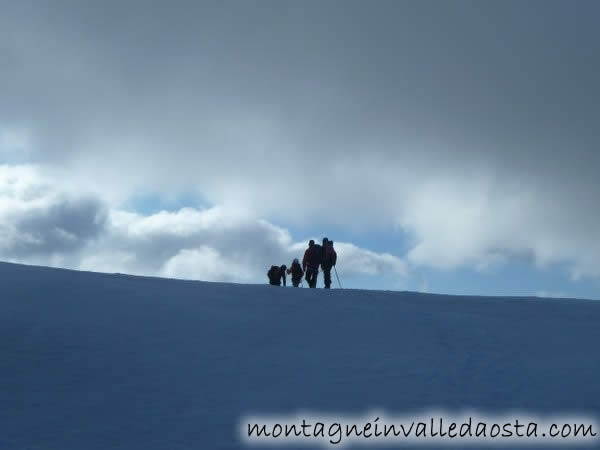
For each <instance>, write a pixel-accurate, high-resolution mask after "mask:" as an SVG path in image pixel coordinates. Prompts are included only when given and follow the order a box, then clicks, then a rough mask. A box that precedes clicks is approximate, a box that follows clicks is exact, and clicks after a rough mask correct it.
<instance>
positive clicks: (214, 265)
mask: <svg viewBox="0 0 600 450" xmlns="http://www.w3.org/2000/svg"><path fill="white" fill-rule="evenodd" d="M0 223H2V224H3V225H2V226H0V236H1V237H2V240H1V246H0V258H2V259H5V260H10V261H16V262H25V263H36V264H47V265H58V266H62V267H71V268H78V269H85V270H95V271H104V272H123V273H132V274H140V275H158V276H167V277H174V278H189V279H200V280H206V281H235V282H264V279H265V273H266V270H267V268H268V267H269V266H270V265H272V264H290V263H291V261H292V259H293V258H295V257H297V258H300V259H301V258H302V255H303V252H304V249H305V248H306V243H305V242H294V241H293V239H292V236H291V234H290V233H289V232H288V231H287V230H285V229H284V228H281V227H278V226H276V225H274V224H272V223H271V222H269V221H267V220H264V219H261V218H259V217H256V216H254V215H252V213H251V212H249V211H247V210H244V209H233V208H224V207H219V206H216V207H212V208H207V209H204V210H199V209H195V208H182V209H179V210H177V211H160V212H157V213H155V214H150V215H142V214H137V213H132V212H128V211H124V210H120V209H114V208H110V207H109V206H108V205H105V204H104V203H102V201H101V200H100V199H98V198H95V197H92V196H90V194H82V195H80V196H76V195H74V194H73V193H70V194H69V193H68V191H65V190H63V189H62V188H61V187H60V186H58V185H52V184H50V183H48V182H47V180H45V179H44V177H43V176H42V175H41V174H40V173H39V171H38V170H37V169H36V168H35V167H33V166H0ZM336 246H337V250H338V253H339V259H340V262H341V264H340V266H341V269H340V271H341V273H344V274H345V275H346V276H347V277H348V278H349V281H350V280H351V279H352V277H354V276H357V275H371V276H376V275H380V274H385V273H393V274H395V275H399V276H403V277H406V275H407V270H406V266H405V264H404V262H403V261H402V260H401V259H400V258H398V257H396V256H393V255H391V254H378V253H375V252H372V251H369V250H367V249H361V248H359V247H357V246H355V245H353V244H351V243H344V242H338V243H336Z"/></svg>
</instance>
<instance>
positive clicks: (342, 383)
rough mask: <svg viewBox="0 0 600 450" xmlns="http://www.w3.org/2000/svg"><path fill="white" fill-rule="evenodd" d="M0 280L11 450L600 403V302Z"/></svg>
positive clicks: (1, 384) (33, 273)
mask: <svg viewBox="0 0 600 450" xmlns="http://www.w3.org/2000/svg"><path fill="white" fill-rule="evenodd" d="M0 280H1V283H2V297H1V300H0V321H1V322H0V333H1V336H0V431H1V434H0V449H32V450H34V449H35V450H39V449H51V450H71V449H78V450H93V449H128V450H129V449H145V450H151V449H175V450H177V449H231V448H249V447H245V446H244V444H243V443H242V442H241V441H240V440H239V437H238V434H237V430H238V423H239V421H240V418H241V417H242V416H243V415H244V414H247V413H257V412H264V413H282V414H292V413H294V412H296V411H298V410H309V411H315V412H325V413H327V412H332V413H333V412H344V413H347V414H363V413H365V412H367V411H368V410H369V409H371V408H379V409H382V410H385V411H389V412H391V413H396V414H403V413H406V412H407V411H411V410H423V409H427V408H444V409H463V408H476V409H478V410H485V411H489V412H495V411H498V412H502V411H505V410H513V409H519V410H522V409H526V410H528V411H535V412H539V413H544V412H548V413H592V414H596V413H598V412H600V383H599V382H598V375H599V373H600V372H599V369H600V357H599V355H598V343H599V342H600V326H599V323H600V302H596V301H585V300H560V299H537V298H492V297H487V298H486V297H456V296H441V295H426V294H418V293H413V292H381V291H360V290H343V291H342V290H331V291H325V290H323V289H318V290H309V289H294V288H290V287H288V288H277V287H271V286H267V285H264V286H263V285H236V284H225V283H205V282H195V281H182V280H171V279H159V278H147V277H134V276H126V275H119V274H99V273H91V272H76V271H69V270H62V269H50V268H45V267H33V266H23V265H16V264H7V263H0ZM254 448H256V447H254ZM287 448H289V447H287ZM303 448H307V447H303ZM446 448H452V447H446ZM513 448H514V447H513ZM562 448H565V447H562Z"/></svg>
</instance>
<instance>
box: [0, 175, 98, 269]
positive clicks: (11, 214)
mask: <svg viewBox="0 0 600 450" xmlns="http://www.w3.org/2000/svg"><path fill="white" fill-rule="evenodd" d="M0 224H1V225H0V249H1V251H2V254H3V256H4V258H7V259H19V258H26V257H30V256H40V255H49V256H52V255H54V254H59V253H72V252H75V251H78V250H81V249H82V248H84V247H85V246H86V245H87V244H88V243H89V242H90V241H92V240H94V239H96V238H98V237H99V236H100V235H101V233H102V231H103V229H104V224H105V211H104V208H103V205H102V203H101V202H100V201H99V200H97V199H95V198H90V197H86V196H76V195H62V194H59V193H57V192H53V191H52V189H51V188H50V187H49V186H48V185H45V184H44V183H43V182H42V181H40V180H38V174H37V171H36V170H35V169H34V168H32V167H28V166H17V167H9V166H0Z"/></svg>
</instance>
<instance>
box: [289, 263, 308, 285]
mask: <svg viewBox="0 0 600 450" xmlns="http://www.w3.org/2000/svg"><path fill="white" fill-rule="evenodd" d="M287 273H288V275H289V274H291V275H292V285H293V286H294V287H298V285H299V284H300V281H302V276H303V275H304V270H302V266H301V265H300V261H298V258H294V261H292V265H291V266H290V268H289V269H288V270H287Z"/></svg>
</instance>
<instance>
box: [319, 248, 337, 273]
mask: <svg viewBox="0 0 600 450" xmlns="http://www.w3.org/2000/svg"><path fill="white" fill-rule="evenodd" d="M336 263H337V253H336V252H335V250H334V249H333V244H329V245H328V246H327V249H326V250H325V255H324V256H323V262H322V263H321V265H322V266H323V269H326V268H327V269H331V268H332V267H333V266H335V264H336Z"/></svg>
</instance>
